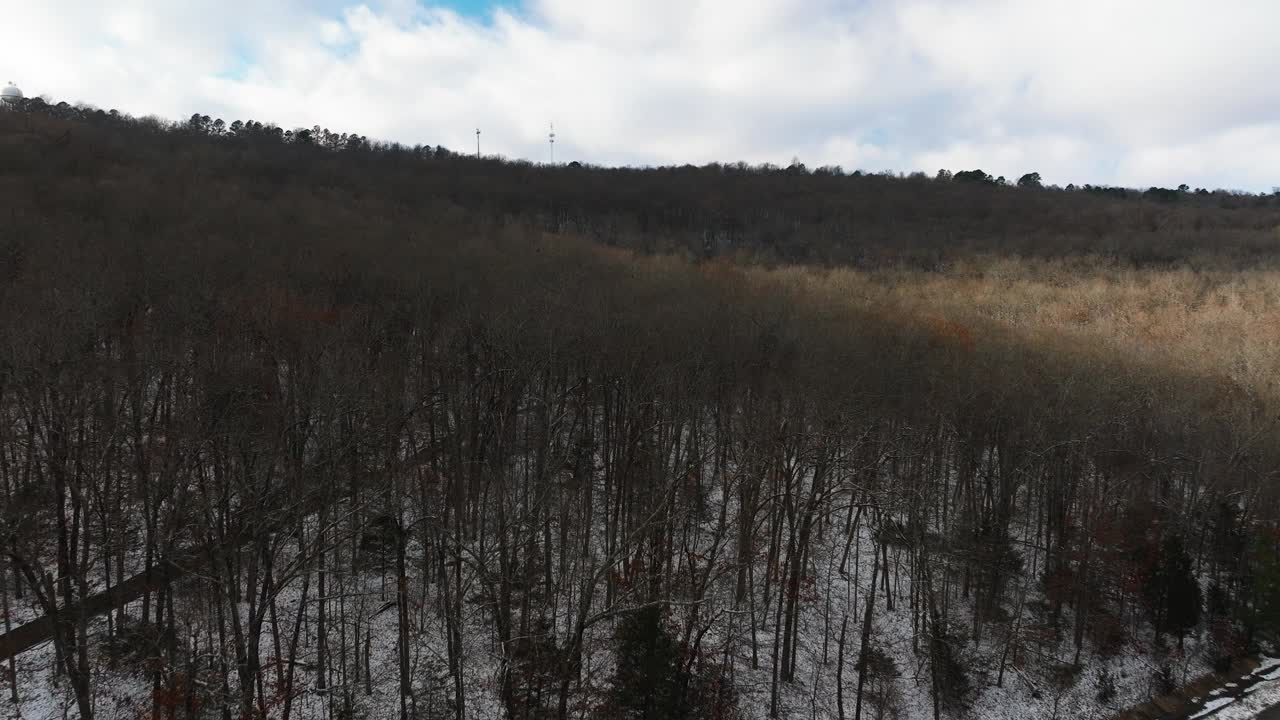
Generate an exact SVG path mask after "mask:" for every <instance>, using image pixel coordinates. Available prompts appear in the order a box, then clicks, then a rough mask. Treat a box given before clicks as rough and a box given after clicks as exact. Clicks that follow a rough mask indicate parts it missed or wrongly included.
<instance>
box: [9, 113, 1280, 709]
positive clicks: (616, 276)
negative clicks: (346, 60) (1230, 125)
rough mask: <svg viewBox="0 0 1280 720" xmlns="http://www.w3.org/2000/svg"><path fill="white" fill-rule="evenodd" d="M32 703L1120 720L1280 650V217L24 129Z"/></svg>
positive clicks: (16, 405) (297, 140)
mask: <svg viewBox="0 0 1280 720" xmlns="http://www.w3.org/2000/svg"><path fill="white" fill-rule="evenodd" d="M0 197H3V198H4V199H5V201H4V207H3V213H0V328H3V333H0V553H2V557H3V560H2V561H0V601H2V602H3V607H0V611H2V613H3V620H4V625H3V627H0V662H3V664H4V668H3V670H2V671H0V677H2V678H3V679H4V681H5V682H4V685H5V687H4V689H3V690H4V692H3V696H4V699H3V701H0V708H3V710H4V712H8V713H17V712H21V713H24V714H23V715H22V717H64V716H67V717H76V716H79V717H81V718H86V719H87V718H93V717H97V718H155V719H157V720H158V719H160V718H170V719H173V718H222V719H224V720H230V719H231V718H239V719H243V720H248V719H250V718H281V719H283V720H288V719H289V718H313V719H317V720H318V719H321V718H323V719H325V720H329V719H331V718H384V717H400V718H418V719H421V720H429V719H436V718H454V719H457V720H463V719H464V718H499V717H503V718H512V719H513V720H539V719H544V718H558V719H560V720H564V719H567V718H617V719H626V720H632V719H640V718H643V719H645V720H667V719H672V720H675V719H679V718H715V719H718V720H730V719H733V718H832V719H836V718H838V719H839V720H845V719H853V720H861V719H862V718H938V717H1009V718H1018V717H1046V718H1047V717H1055V718H1057V717H1073V716H1074V717H1080V718H1107V717H1113V716H1115V715H1116V714H1118V713H1119V712H1120V711H1122V710H1123V709H1124V708H1126V707H1128V706H1131V705H1134V704H1136V703H1139V702H1142V701H1143V700H1145V699H1146V698H1148V697H1149V696H1151V695H1155V694H1159V693H1161V692H1164V691H1167V690H1168V689H1170V688H1172V687H1173V686H1175V685H1178V684H1181V683H1183V682H1186V681H1188V680H1190V679H1192V678H1193V677H1195V676H1198V675H1201V674H1204V673H1207V672H1209V671H1210V670H1211V669H1213V668H1215V667H1218V668H1221V667H1225V666H1226V665H1229V664H1230V663H1231V662H1232V661H1233V660H1234V659H1236V658H1240V657H1243V656H1246V655H1250V654H1256V653H1259V652H1266V651H1267V650H1268V649H1269V648H1270V647H1272V644H1273V643H1274V642H1275V641H1276V639H1277V637H1278V633H1280V554H1278V553H1277V550H1278V548H1280V504H1278V500H1280V487H1278V486H1277V471H1280V446H1278V445H1277V443H1276V437H1277V420H1278V419H1280V403H1278V402H1277V400H1278V397H1277V393H1280V385H1278V382H1280V377H1278V370H1280V367H1278V366H1277V360H1276V358H1277V357H1280V323H1278V322H1277V321H1278V320H1280V284H1278V283H1277V280H1280V262H1277V258H1280V254H1278V253H1277V250H1278V249H1280V196H1276V195H1244V194H1235V193H1225V192H1209V191H1196V190H1191V189H1180V190H1176V191H1174V190H1165V191H1161V189H1159V188H1152V189H1150V190H1147V191H1145V192H1143V191H1128V190H1121V189H1116V188H1094V187H1086V188H1070V189H1057V188H1045V187H1040V186H1039V181H1038V178H1036V179H1035V182H1031V181H1030V180H1028V181H1026V182H1019V183H1015V184H1010V183H1005V182H1000V181H995V180H992V179H990V178H989V177H986V176H985V175H984V174H982V173H976V174H975V173H972V172H966V173H957V174H956V175H954V176H953V175H951V174H950V173H945V172H944V173H939V175H938V177H934V178H926V177H923V176H913V177H893V176H888V175H864V174H861V173H854V174H850V173H845V172H844V171H842V170H839V169H836V168H822V169H818V170H809V169H807V168H804V167H803V166H799V165H793V166H792V167H789V168H772V167H748V166H741V165H735V166H712V167H703V168H694V167H684V168H657V169H605V168H595V167H587V166H578V165H576V164H574V165H569V166H555V167H547V166H537V165H531V164H528V163H520V162H509V161H503V160H498V159H476V158H471V157H465V156H459V155H456V154H453V153H449V152H448V151H446V150H444V149H443V148H424V147H414V148H408V147H401V146H394V145H385V144H381V143H376V142H370V141H369V140H367V139H366V138H364V137H361V136H357V135H346V134H342V135H339V134H335V133H331V132H329V131H328V130H323V129H320V128H315V129H312V130H297V131H290V132H284V131H282V130H280V129H279V128H275V127H273V126H264V125H262V124H259V123H255V122H252V121H248V122H235V123H232V124H230V125H228V124H226V123H224V122H223V121H221V120H217V121H211V120H210V119H209V118H207V117H203V116H195V117H193V118H192V119H191V120H190V121H187V122H184V123H180V124H177V125H172V124H166V123H163V122H161V121H158V120H154V119H135V118H131V117H127V116H124V115H120V114H118V113H114V112H111V113H106V112H102V111H92V110H88V109H85V108H76V107H71V106H68V105H66V104H59V105H56V106H55V105H47V104H44V103H43V102H41V101H27V102H25V103H24V104H23V106H22V108H21V110H20V111H18V112H6V113H0Z"/></svg>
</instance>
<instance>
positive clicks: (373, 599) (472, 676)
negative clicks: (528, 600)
mask: <svg viewBox="0 0 1280 720" xmlns="http://www.w3.org/2000/svg"><path fill="white" fill-rule="evenodd" d="M839 536H840V533H831V535H830V536H829V537H828V538H827V539H826V541H825V542H821V543H818V544H816V546H815V548H814V550H813V552H812V556H811V559H812V563H813V567H814V568H815V569H816V570H817V572H816V573H815V577H816V580H815V583H814V585H813V586H812V587H811V589H810V590H809V591H808V592H807V594H806V600H805V602H803V603H802V606H801V611H800V614H799V617H798V628H799V630H798V632H799V636H800V645H799V649H798V651H797V663H796V673H795V676H796V677H795V681H794V682H792V683H784V684H783V685H782V687H781V692H780V698H779V710H780V715H781V716H782V717H786V718H812V719H814V720H834V719H835V718H837V717H838V709H837V693H836V691H835V687H836V676H837V663H836V657H837V641H838V638H839V635H840V627H841V622H842V620H843V619H844V618H845V616H846V615H847V617H848V624H849V625H848V640H847V646H846V651H845V670H844V688H845V692H844V702H845V709H846V715H847V716H849V717H852V707H853V703H854V694H855V688H856V681H857V671H856V668H855V660H856V654H857V649H856V648H857V642H858V638H859V636H860V629H861V619H862V613H863V612H864V610H865V606H864V605H863V604H862V603H863V602H864V599H865V590H866V586H867V584H868V581H869V578H870V576H871V572H872V563H873V558H872V553H871V552H870V550H871V548H872V547H873V545H872V540H871V536H870V534H869V533H868V531H867V530H866V528H865V527H864V528H863V529H862V530H860V532H859V537H858V542H857V543H855V549H854V552H853V554H852V555H851V556H850V566H849V572H848V574H846V575H842V574H841V573H840V572H839V571H838V570H837V566H838V565H839V562H840V556H841V554H842V552H843V550H844V539H843V537H839ZM890 560H891V561H890V566H891V569H896V570H897V572H895V573H894V575H893V576H892V580H891V587H893V588H894V592H895V595H896V601H895V606H894V609H893V610H892V611H890V610H889V609H888V607H887V605H886V603H885V597H884V595H883V593H879V594H877V597H876V606H875V623H874V633H873V645H874V646H875V647H878V648H880V649H882V650H883V651H884V652H885V653H886V654H887V655H888V656H889V657H891V658H892V659H893V661H894V663H895V664H896V666H897V671H898V676H897V677H896V678H894V679H892V680H890V681H888V688H889V692H887V693H883V694H884V695H886V696H887V697H888V699H887V701H886V702H885V703H884V705H883V706H882V707H883V708H884V709H885V710H886V711H891V712H887V713H886V714H885V715H883V716H881V715H878V714H876V713H874V712H870V713H868V712H865V711H864V716H865V717H871V718H876V717H898V718H902V719H903V720H924V719H925V718H932V717H933V705H932V699H931V694H930V687H931V685H930V682H931V681H930V669H929V667H928V664H927V660H925V659H924V656H923V654H922V653H918V652H916V651H915V650H914V649H913V637H912V633H913V631H912V623H911V610H910V609H909V603H908V598H909V596H910V579H909V573H908V572H907V571H906V568H905V565H899V566H897V567H896V568H895V564H897V563H904V564H905V562H906V561H905V558H897V557H895V552H894V551H893V550H891V551H890ZM331 582H332V583H341V585H335V586H331V588H330V590H329V591H328V594H329V595H330V596H331V597H333V596H338V595H340V596H341V598H342V599H341V601H340V602H341V603H342V604H341V605H339V604H338V603H336V602H334V601H331V606H330V608H329V616H330V620H329V622H330V623H331V624H332V623H335V622H340V617H341V615H340V613H345V614H346V617H347V619H348V620H354V619H357V618H358V619H359V624H363V626H364V627H365V628H367V629H369V630H371V633H370V635H371V639H370V649H371V652H370V660H369V673H368V678H367V679H366V678H365V677H363V676H362V677H360V678H359V681H358V682H357V681H356V680H355V679H354V675H353V676H352V679H351V680H350V684H351V685H352V687H353V693H352V696H353V703H354V709H355V711H356V712H355V717H357V718H359V717H366V718H370V719H378V718H389V717H395V716H397V715H398V712H399V705H398V703H399V693H398V681H399V670H398V664H397V651H396V628H397V612H396V611H395V609H394V608H392V609H389V610H388V609H386V601H387V599H388V597H389V593H390V592H391V591H390V589H389V585H390V583H389V582H388V581H387V578H386V577H385V576H384V575H382V574H380V573H378V572H371V571H369V570H367V569H362V570H361V571H360V572H354V571H353V572H351V573H350V574H347V575H346V576H345V577H343V576H340V574H338V573H333V577H332V578H331ZM413 582H415V583H419V584H420V577H419V578H418V579H417V580H415V581H413ZM1034 585H1035V583H1030V586H1031V588H1032V589H1031V590H1030V591H1029V593H1028V596H1027V599H1028V601H1030V600H1032V599H1034V597H1035V596H1036V595H1035V590H1034ZM470 590H472V591H473V590H474V588H471V589H470ZM732 591H733V588H732V582H728V581H722V582H719V583H717V584H715V585H713V587H712V590H711V591H710V594H709V597H707V598H706V600H705V602H704V603H703V604H702V605H701V607H700V609H699V612H700V613H701V617H703V618H710V617H716V618H718V622H717V623H716V624H715V625H714V626H713V628H712V629H711V630H710V631H709V632H708V633H707V634H706V636H705V637H704V638H703V641H702V648H703V650H704V652H705V654H706V655H707V656H709V657H716V656H717V654H719V655H720V656H722V655H723V652H724V648H725V647H732V648H733V649H734V650H733V652H732V658H731V660H732V665H733V667H734V678H735V682H736V684H737V687H738V690H739V700H740V707H741V709H742V711H743V714H744V717H745V718H750V719H752V720H755V719H763V718H767V717H768V716H769V711H770V688H771V684H772V665H771V659H772V652H773V642H774V637H773V631H772V628H773V622H774V620H773V617H770V618H769V620H768V623H767V627H765V628H761V627H760V623H756V626H757V627H756V632H755V641H756V647H757V649H758V652H757V659H758V667H757V668H756V669H754V670H753V669H751V647H752V645H751V628H750V625H749V624H748V622H747V620H746V619H745V617H744V616H743V614H742V613H737V612H735V611H734V608H733V604H732ZM428 593H429V595H430V597H429V598H428V601H427V603H426V605H425V606H418V605H417V604H415V607H414V609H413V616H414V629H413V641H414V642H413V647H414V650H413V653H412V658H411V666H412V671H413V677H414V678H415V681H414V684H415V691H416V692H417V693H418V694H419V696H420V697H421V698H423V699H422V701H421V702H422V703H423V705H420V706H419V717H423V718H433V717H441V716H443V715H442V714H439V713H441V711H442V710H443V709H444V706H443V703H445V702H446V699H447V698H448V697H450V696H451V694H452V687H451V685H449V679H448V675H447V663H446V660H445V649H444V648H445V647H446V642H445V627H444V623H443V620H442V619H441V618H440V616H439V614H438V613H436V612H434V611H433V610H432V607H431V606H432V602H433V601H434V599H435V596H436V593H435V590H434V589H431V590H429V591H428ZM300 594H301V588H300V583H296V582H295V583H294V584H292V585H290V586H289V587H288V588H287V589H286V590H285V591H284V592H283V593H282V594H281V596H280V597H279V602H280V607H279V615H278V617H279V622H280V624H281V627H280V632H281V633H282V634H287V633H289V632H291V630H292V622H293V620H292V618H293V617H294V614H295V612H296V607H297V604H298V602H299V601H300V599H301V597H300ZM314 597H315V588H314V587H313V588H312V590H311V600H314ZM419 599H421V598H420V595H419ZM205 600H207V598H202V597H201V593H200V591H198V590H196V591H192V590H190V589H188V590H185V591H180V592H179V593H178V600H177V605H178V617H179V618H182V617H184V615H185V616H190V617H201V613H205V612H207V607H206V606H205V605H202V604H201V603H202V602H204V601H205ZM1029 604H1030V603H1028V605H1029ZM311 605H313V603H309V606H311ZM245 609H246V610H247V606H246V607H245ZM14 610H15V611H16V612H15V616H17V617H21V618H23V619H26V618H28V617H31V616H33V614H34V612H33V611H32V609H31V608H29V607H27V608H19V607H15V608H14ZM775 610H776V604H775V605H774V606H773V607H771V608H770V615H771V616H772V614H773V613H774V611H775ZM131 611H132V612H133V613H135V614H136V613H137V612H138V610H137V604H136V603H135V604H134V605H133V606H132V607H131ZM464 612H465V625H466V632H465V634H464V638H465V639H464V642H465V643H466V645H465V647H464V649H463V653H462V656H463V660H464V663H465V664H464V678H465V683H464V684H465V687H466V702H467V716H468V717H470V718H477V719H484V720H487V719H489V718H500V717H501V716H502V711H501V706H500V703H499V698H498V677H499V671H500V668H501V663H500V658H499V654H498V648H497V646H496V638H495V637H494V630H493V627H492V622H491V618H490V617H489V616H488V611H487V610H486V609H485V608H484V607H483V606H482V605H481V604H479V603H472V602H467V603H465V605H464ZM562 612H563V611H562ZM951 612H952V617H953V629H954V630H955V631H956V632H957V633H959V634H960V636H961V637H964V636H965V635H964V633H966V632H967V631H968V628H967V627H966V622H967V620H966V618H971V614H972V608H971V607H968V608H966V607H963V604H962V606H959V607H957V606H956V604H955V603H954V602H953V606H952V608H951ZM680 617H681V615H680V611H679V610H674V611H673V612H672V620H673V626H674V622H676V621H678V620H679V619H680ZM1023 617H1024V621H1025V622H1030V618H1031V612H1030V611H1029V610H1024V614H1023ZM739 618H741V619H739ZM563 622H564V619H563V617H560V618H557V628H556V634H557V637H559V638H564V637H565V636H566V631H565V627H564V626H563ZM314 623H315V613H314V610H313V609H312V608H311V607H309V608H308V615H307V618H306V622H305V623H304V628H303V638H302V642H301V646H302V650H301V652H300V653H299V655H300V657H299V659H300V661H301V662H302V663H304V665H301V666H300V669H299V671H298V672H299V676H298V678H297V680H296V682H297V687H298V688H302V689H307V690H308V691H307V692H302V693H300V694H299V695H298V696H297V699H296V700H295V705H294V708H295V709H294V713H293V717H295V718H299V720H327V719H329V718H332V717H334V716H335V715H334V712H333V706H332V705H331V703H333V702H337V700H336V696H337V693H334V692H332V691H330V692H329V693H318V692H315V678H314V672H313V671H310V670H307V669H304V668H306V667H307V666H308V665H307V664H309V663H314V661H315V659H316V649H315V642H314V636H315V627H314ZM90 627H91V633H92V634H93V635H94V636H95V637H99V636H101V635H103V634H104V633H105V620H104V619H103V618H98V619H96V620H95V621H93V622H92V623H91V626H90ZM1008 632H1009V631H1008V626H1007V625H1004V624H987V625H986V627H985V628H984V631H983V636H982V639H981V642H980V643H978V644H976V645H975V644H974V643H972V642H965V643H964V644H963V650H962V651H961V657H962V658H963V661H964V662H965V664H966V666H967V667H968V668H969V679H970V682H971V683H972V685H973V686H974V687H975V688H976V692H975V693H974V697H973V701H972V704H971V706H970V707H969V710H968V712H967V713H966V714H967V716H969V717H974V718H983V719H988V718H990V719H992V720H1006V719H1007V720H1014V719H1018V720H1022V719H1024V718H1044V719H1046V720H1049V719H1056V718H1071V719H1072V720H1094V719H1098V720H1101V719H1102V718H1108V717H1112V716H1114V715H1115V714H1116V713H1117V712H1118V711H1120V710H1122V709H1124V708H1126V707H1130V706H1133V705H1136V704H1138V703H1140V702H1143V701H1144V700H1146V699H1147V698H1148V697H1149V695H1150V692H1151V683H1152V677H1153V675H1154V674H1155V672H1156V669H1157V668H1158V667H1159V666H1160V665H1161V664H1163V663H1168V664H1169V665H1170V666H1171V668H1172V669H1173V673H1174V676H1175V679H1176V680H1184V679H1187V678H1191V677H1194V676H1196V675H1199V674H1201V673H1203V672H1206V671H1207V670H1208V668H1207V665H1206V663H1205V661H1204V660H1203V656H1204V653H1203V652H1202V651H1201V643H1200V642H1199V640H1198V639H1197V638H1196V637H1194V636H1193V637H1189V638H1187V641H1186V643H1185V647H1184V650H1183V651H1181V652H1179V651H1177V650H1176V649H1174V648H1170V649H1168V650H1167V651H1165V652H1164V653H1162V654H1156V653H1153V652H1152V651H1151V647H1152V646H1151V645H1150V644H1147V645H1145V646H1142V647H1139V646H1135V645H1130V646H1128V647H1126V648H1125V649H1124V651H1123V652H1121V654H1120V655H1118V656H1116V657H1112V658H1109V659H1105V660H1104V659H1102V658H1100V657H1099V656H1098V654H1097V653H1096V652H1095V650H1094V649H1093V648H1092V647H1091V646H1090V644H1089V643H1088V641H1086V644H1085V648H1084V652H1082V654H1081V662H1082V665H1083V669H1082V670H1081V671H1080V672H1079V673H1078V674H1077V675H1076V676H1075V678H1074V682H1071V683H1055V682H1054V678H1053V675H1052V673H1051V666H1052V665H1054V664H1059V665H1065V664H1069V663H1070V662H1071V660H1072V659H1073V657H1074V654H1075V652H1074V646H1073V645H1072V644H1071V642H1070V640H1069V639H1064V640H1061V641H1058V642H1057V643H1056V644H1048V645H1038V646H1036V647H1035V648H1034V652H1033V651H1032V649H1031V648H1030V647H1024V648H1023V653H1022V656H1021V658H1019V661H1018V662H1014V661H1013V660H1012V659H1011V660H1010V661H1009V662H1008V663H1007V666H1006V668H1005V673H1004V678H1003V683H1002V686H1001V687H996V678H997V675H998V674H999V668H1000V661H1001V655H1002V653H1003V651H1004V645H1005V642H1006V640H1007V638H1008V637H1009V635H1008ZM272 635H273V634H272V628H271V625H270V621H268V622H267V623H266V624H265V625H264V628H263V638H262V653H263V656H264V664H265V660H266V659H267V658H269V657H270V656H272V655H274V651H273V649H272V648H273V645H272V643H273V640H272ZM612 635H613V626H612V625H611V624H610V623H609V622H603V623H600V624H599V625H596V626H594V627H592V628H591V629H590V630H589V631H588V633H587V635H586V638H585V642H584V666H583V678H584V679H583V681H582V682H581V683H580V685H578V686H577V687H576V690H575V691H576V692H577V693H578V697H577V699H579V700H583V701H582V702H575V703H574V708H575V710H574V713H573V714H574V716H575V717H578V718H590V717H591V710H590V708H591V707H592V705H593V700H595V699H599V698H600V697H602V694H603V692H604V689H605V688H606V687H607V685H608V682H609V676H610V675H611V673H612V668H613V659H612V652H611V638H612ZM1144 639H1146V636H1145V635H1144ZM350 641H351V642H355V639H354V638H352V639H350ZM336 642H337V639H335V638H334V637H333V631H332V630H331V636H330V644H331V645H333V644H335V643H336ZM917 643H918V645H919V646H920V648H921V649H923V647H924V645H925V643H926V641H925V640H924V638H919V639H918V640H917ZM330 652H331V653H332V652H333V648H331V650H330ZM91 656H92V657H94V658H97V659H98V660H97V662H98V663H99V664H100V665H101V664H104V662H105V661H104V660H103V659H102V658H103V657H104V656H103V654H102V648H101V647H100V646H99V645H98V644H97V643H96V641H95V643H94V647H93V648H92V650H91ZM1037 657H1038V658H1039V659H1035V658H1037ZM53 663H54V654H53V648H52V644H51V643H45V644H44V645H42V646H40V647H38V648H36V649H34V650H32V651H30V652H27V653H24V654H23V655H21V656H20V657H19V678H20V679H21V686H20V691H19V694H20V702H19V704H18V706H17V707H14V706H13V705H12V704H11V703H10V702H9V701H8V693H7V692H5V693H4V694H3V699H0V717H4V718H14V719H17V718H21V719H23V720H46V719H48V720H52V719H54V718H75V717H77V716H78V713H77V711H76V708H75V703H74V700H73V699H72V695H71V690H70V687H69V683H68V682H67V681H66V680H65V679H63V680H62V681H61V682H60V683H55V673H54V672H53ZM1104 667H1105V668H1106V669H1107V670H1108V671H1109V672H1110V673H1111V675H1112V677H1113V678H1114V681H1115V694H1114V696H1113V697H1112V698H1111V699H1110V700H1108V701H1107V702H1105V703H1102V702H1099V701H1098V699H1097V696H1098V690H1097V684H1096V678H1097V676H1098V673H1099V672H1100V671H1101V670H1102V668H1104ZM264 672H266V673H267V675H266V677H267V678H269V680H268V681H267V686H268V690H269V691H270V689H271V687H272V686H273V684H274V683H275V680H274V676H275V670H274V668H272V667H270V666H268V667H267V669H266V670H265V671H264ZM1269 672H1274V673H1276V675H1277V677H1275V678H1268V679H1267V680H1266V682H1265V683H1263V684H1259V685H1258V686H1256V687H1255V688H1253V689H1252V691H1251V692H1250V693H1249V694H1248V695H1247V696H1246V697H1245V698H1244V699H1242V700H1240V701H1237V702H1234V703H1232V704H1230V705H1226V706H1225V707H1224V708H1223V709H1221V711H1220V712H1218V713H1217V714H1215V715H1213V717H1216V718H1246V717H1252V716H1253V715H1252V714H1250V713H1253V714H1256V713H1257V711H1258V710H1259V709H1261V708H1264V707H1267V706H1269V705H1272V704H1275V703H1276V702H1277V701H1280V669H1276V668H1272V669H1270V670H1269ZM232 675H234V671H232ZM93 688H94V691H95V703H96V708H97V717H99V718H102V719H103V720H133V719H134V718H138V717H141V716H144V714H145V711H146V706H147V705H149V703H150V697H151V681H150V679H149V677H148V676H146V675H144V674H143V673H140V672H129V671H126V670H123V669H114V670H113V669H107V668H105V667H102V668H101V669H99V670H97V671H96V673H95V676H94V678H93ZM432 704H434V705H433V706H432Z"/></svg>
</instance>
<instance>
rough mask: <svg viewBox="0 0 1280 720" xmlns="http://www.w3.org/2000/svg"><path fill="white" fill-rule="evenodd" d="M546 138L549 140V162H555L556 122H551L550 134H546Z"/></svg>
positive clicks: (553, 163)
mask: <svg viewBox="0 0 1280 720" xmlns="http://www.w3.org/2000/svg"><path fill="white" fill-rule="evenodd" d="M547 139H548V140H549V141H550V142H551V164H552V165H555V164H556V124H555V123H551V134H549V135H547Z"/></svg>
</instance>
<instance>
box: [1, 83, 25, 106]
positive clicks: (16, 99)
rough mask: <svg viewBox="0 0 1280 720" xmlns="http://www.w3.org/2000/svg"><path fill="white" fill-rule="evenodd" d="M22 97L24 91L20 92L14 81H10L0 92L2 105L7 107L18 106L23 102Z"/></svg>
mask: <svg viewBox="0 0 1280 720" xmlns="http://www.w3.org/2000/svg"><path fill="white" fill-rule="evenodd" d="M22 97H23V96H22V91H21V90H19V89H18V86H17V85H14V84H13V82H12V81H10V82H9V84H8V85H6V86H5V88H4V89H3V90H0V104H3V105H4V106H5V107H12V106H14V105H17V104H18V103H20V102H22Z"/></svg>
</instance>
